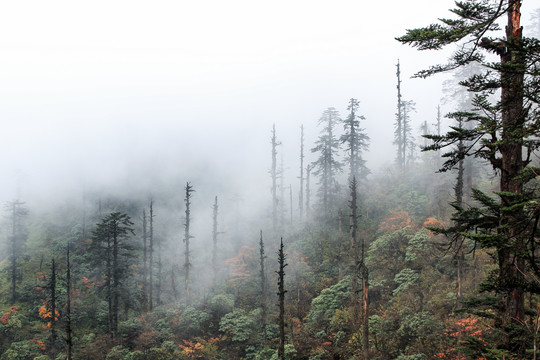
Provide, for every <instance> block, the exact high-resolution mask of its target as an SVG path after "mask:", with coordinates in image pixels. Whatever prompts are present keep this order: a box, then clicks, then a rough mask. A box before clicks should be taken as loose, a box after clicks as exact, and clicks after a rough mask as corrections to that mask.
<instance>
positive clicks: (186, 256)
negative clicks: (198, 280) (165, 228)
mask: <svg viewBox="0 0 540 360" xmlns="http://www.w3.org/2000/svg"><path fill="white" fill-rule="evenodd" d="M185 190H186V197H185V199H184V201H185V203H186V219H185V220H186V222H185V223H184V244H185V252H184V259H185V260H184V271H185V277H184V279H185V282H184V289H185V291H186V304H187V305H189V304H190V303H191V294H190V291H189V290H190V288H189V271H190V270H191V260H190V252H189V241H190V240H191V239H192V238H193V236H192V235H191V232H190V223H191V193H193V192H194V191H195V190H194V189H193V186H191V184H190V183H189V182H187V183H186V187H185Z"/></svg>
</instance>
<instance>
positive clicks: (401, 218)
mask: <svg viewBox="0 0 540 360" xmlns="http://www.w3.org/2000/svg"><path fill="white" fill-rule="evenodd" d="M407 226H412V221H411V218H410V216H409V213H408V212H407V211H404V210H393V211H391V212H390V215H389V217H387V218H386V219H384V220H383V221H382V222H381V225H380V226H379V230H381V231H384V232H392V231H396V230H399V229H403V228H404V227H407Z"/></svg>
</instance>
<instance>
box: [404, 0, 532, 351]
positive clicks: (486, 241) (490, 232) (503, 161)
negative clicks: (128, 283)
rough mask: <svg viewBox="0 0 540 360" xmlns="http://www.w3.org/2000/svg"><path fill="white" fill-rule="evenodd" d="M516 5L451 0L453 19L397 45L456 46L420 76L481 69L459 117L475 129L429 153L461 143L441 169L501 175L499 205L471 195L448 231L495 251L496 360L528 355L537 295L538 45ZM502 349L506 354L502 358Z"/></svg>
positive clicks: (438, 142) (502, 0)
mask: <svg viewBox="0 0 540 360" xmlns="http://www.w3.org/2000/svg"><path fill="white" fill-rule="evenodd" d="M521 4H522V1H521V0H499V1H496V2H487V1H480V0H473V1H467V2H465V1H456V8H455V9H452V12H453V13H454V14H455V15H457V19H441V20H440V21H441V22H442V24H432V25H429V26H427V27H425V28H419V29H412V30H408V31H407V34H406V35H404V36H402V37H400V38H398V40H399V41H401V42H403V43H406V44H410V45H412V46H414V47H417V48H418V49H419V50H430V49H434V50H438V49H441V48H442V47H444V46H446V45H448V44H453V43H461V45H463V44H466V45H465V46H460V47H459V49H458V50H457V51H456V52H455V53H454V55H453V56H452V58H451V60H450V62H449V63H448V64H446V65H435V66H432V67H431V68H429V69H427V70H422V71H420V72H419V73H418V74H417V76H418V77H426V76H429V75H432V74H435V73H439V72H442V71H446V70H451V69H454V68H458V67H460V66H464V65H467V64H469V63H473V62H476V63H479V64H481V65H483V66H484V68H485V69H486V70H485V71H483V73H476V74H474V75H473V76H471V77H469V78H468V79H467V80H465V81H462V84H463V85H465V86H466V87H467V88H468V89H469V90H470V91H474V92H476V93H477V94H476V97H475V100H474V105H475V108H476V109H478V111H474V112H469V113H465V114H463V115H464V116H466V117H467V121H475V124H476V125H475V126H474V128H473V129H466V128H458V127H456V128H453V129H452V131H450V132H449V133H447V134H446V135H443V136H432V137H431V139H432V140H433V141H434V144H433V145H432V146H431V147H430V149H439V148H442V147H446V146H450V145H452V144H455V143H456V142H458V141H459V140H463V141H465V142H468V143H470V144H475V143H478V144H479V145H480V146H479V147H477V148H475V147H472V146H466V147H465V148H464V149H463V148H462V149H461V150H456V149H455V148H453V149H451V150H450V151H449V152H448V153H447V157H448V158H449V160H448V161H447V162H446V163H445V164H444V165H443V166H444V169H450V168H452V167H453V166H455V164H457V162H458V161H459V160H460V159H463V158H464V157H466V156H477V157H480V158H482V159H485V160H487V161H489V163H490V164H491V166H492V167H493V169H494V170H496V171H497V172H498V173H499V174H500V182H499V184H500V186H499V190H500V191H499V192H498V193H497V196H498V198H499V199H498V201H497V200H494V199H492V198H490V197H489V196H487V195H486V194H483V193H481V192H480V191H478V190H474V191H473V194H474V197H475V199H476V200H477V201H479V203H480V204H481V205H482V207H480V208H476V209H465V208H458V209H457V210H458V215H456V217H455V221H456V223H457V225H456V226H454V227H453V228H452V229H449V230H448V233H454V234H457V233H460V232H461V233H465V232H467V231H468V233H467V236H468V237H469V238H471V239H473V240H475V241H477V242H478V243H479V244H480V245H481V246H483V247H486V248H490V249H493V250H494V253H495V255H496V260H497V265H498V271H497V273H496V274H493V276H491V278H490V279H491V281H490V282H489V286H486V289H488V290H493V291H495V292H496V293H498V294H499V295H500V302H499V305H498V306H496V309H495V310H496V313H497V319H496V321H495V325H496V327H497V328H498V330H499V331H501V333H502V334H504V338H503V341H502V344H501V345H500V349H498V351H501V352H503V353H502V355H501V356H504V357H509V356H511V355H510V354H513V355H514V356H517V357H519V358H522V357H524V356H525V350H526V331H525V328H524V324H525V322H526V318H525V306H524V299H525V293H526V291H531V292H533V293H538V292H540V289H538V285H537V284H536V283H535V282H534V281H531V279H532V277H531V276H529V275H528V274H533V273H536V269H537V268H538V263H537V260H536V256H535V255H534V254H535V252H536V251H535V245H536V244H535V242H536V240H533V239H534V233H535V231H536V226H537V224H536V223H535V221H531V217H532V218H533V219H534V218H535V216H536V215H537V214H538V212H537V211H536V210H533V209H537V207H535V206H534V205H533V204H534V203H535V199H534V198H532V197H531V195H533V194H532V193H530V192H528V191H525V189H526V184H527V182H528V181H529V180H530V179H532V178H535V177H536V174H537V172H536V171H534V170H533V169H531V168H530V167H529V164H530V161H531V157H530V156H531V153H532V152H533V150H535V149H537V148H538V146H539V145H540V144H539V143H538V140H537V139H538V132H539V128H538V125H537V124H538V120H539V119H540V117H539V112H538V103H539V100H540V99H539V96H538V94H539V91H538V90H539V87H540V82H539V81H538V74H539V71H540V69H539V65H538V60H537V59H538V48H540V41H539V40H538V39H534V38H525V37H524V36H523V34H522V31H523V28H522V27H521V24H520V17H521V14H520V9H521ZM504 17H506V19H507V25H506V29H505V32H504V35H503V36H501V37H499V38H493V37H488V35H489V34H495V36H497V35H498V34H497V32H499V31H500V30H501V29H500V27H499V25H498V20H499V19H501V18H504ZM486 53H492V54H495V55H497V56H499V62H497V63H494V62H492V61H488V60H487V58H486V56H485V54H486ZM495 90H500V101H498V102H497V103H496V104H491V103H490V102H489V95H490V94H492V93H493V92H494V91H495ZM505 351H506V353H504V352H505Z"/></svg>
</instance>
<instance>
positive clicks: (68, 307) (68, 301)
mask: <svg viewBox="0 0 540 360" xmlns="http://www.w3.org/2000/svg"><path fill="white" fill-rule="evenodd" d="M83 234H84V231H83ZM69 247H70V243H69V242H68V244H67V247H66V338H65V340H66V347H67V349H66V350H67V353H66V358H67V360H71V359H72V352H73V328H72V325H71V264H70V251H69Z"/></svg>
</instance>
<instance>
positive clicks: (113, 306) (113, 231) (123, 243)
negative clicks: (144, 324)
mask: <svg viewBox="0 0 540 360" xmlns="http://www.w3.org/2000/svg"><path fill="white" fill-rule="evenodd" d="M130 235H134V231H133V223H132V222H131V218H130V217H129V216H128V215H127V214H123V213H120V212H113V213H111V214H109V215H107V216H105V217H104V218H103V219H102V220H101V222H100V223H98V224H97V227H96V229H95V230H94V231H93V233H92V240H93V244H92V248H93V250H94V254H95V256H96V259H95V260H96V261H98V262H102V261H103V260H104V261H105V271H106V274H105V287H106V292H107V295H106V297H107V302H108V309H109V311H108V327H109V333H110V336H111V338H113V339H114V338H116V337H117V335H118V312H119V298H120V287H121V286H122V285H123V284H124V282H125V280H126V279H127V278H128V267H129V263H128V262H127V261H126V260H127V259H128V258H129V257H131V254H132V253H133V250H134V248H133V246H132V245H131V244H130V243H129V236H130ZM124 291H126V290H125V289H124Z"/></svg>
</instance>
